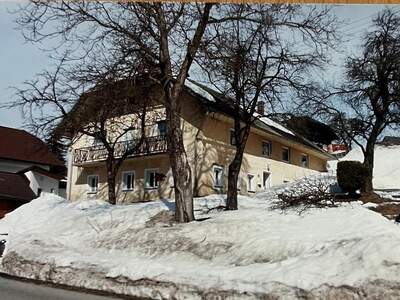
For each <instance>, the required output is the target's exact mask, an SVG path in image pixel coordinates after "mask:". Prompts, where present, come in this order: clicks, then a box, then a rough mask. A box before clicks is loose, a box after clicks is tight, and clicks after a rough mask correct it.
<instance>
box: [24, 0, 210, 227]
mask: <svg viewBox="0 0 400 300" xmlns="http://www.w3.org/2000/svg"><path fill="white" fill-rule="evenodd" d="M212 6H213V4H211V3H207V4H185V3H159V2H152V3H143V2H141V3H135V2H111V3H105V2H103V1H79V2H77V1H39V0H31V1H30V3H29V4H28V5H26V6H24V7H23V8H22V9H21V10H20V17H19V19H18V23H19V24H20V25H21V27H22V28H23V32H24V33H25V36H26V38H27V39H28V40H30V41H36V42H37V41H42V40H46V39H52V38H54V39H55V40H56V41H59V42H60V45H62V47H69V49H79V51H78V52H77V53H75V57H80V58H79V59H81V60H84V59H85V57H86V55H87V54H88V53H93V51H95V50H94V49H96V47H98V46H99V45H106V46H107V47H109V46H110V47H111V46H113V45H119V46H120V45H123V46H124V47H123V49H124V51H125V52H127V53H130V54H131V55H134V56H135V57H137V58H138V60H139V61H140V62H141V63H142V64H143V66H144V67H143V68H142V71H143V72H149V74H151V75H152V76H150V77H149V78H150V80H153V81H154V82H157V83H159V84H160V85H161V86H162V87H163V98H164V99H163V100H164V102H165V107H166V121H167V130H168V132H167V135H168V152H169V159H170V164H171V169H172V174H173V177H174V187H175V189H174V191H175V203H176V215H175V217H176V220H177V221H179V222H189V221H192V220H194V214H193V188H192V174H191V169H190V165H189V162H188V158H187V155H186V152H185V149H184V144H183V137H182V128H181V119H180V110H181V106H182V103H181V100H180V94H181V91H182V88H183V85H184V83H185V80H186V78H187V76H188V72H189V70H190V68H191V65H192V62H193V59H194V57H195V55H196V52H197V50H198V47H199V44H200V41H201V38H202V36H203V33H204V30H205V28H206V26H207V23H208V19H209V16H210V11H211V8H212ZM182 45H185V46H184V47H182Z"/></svg>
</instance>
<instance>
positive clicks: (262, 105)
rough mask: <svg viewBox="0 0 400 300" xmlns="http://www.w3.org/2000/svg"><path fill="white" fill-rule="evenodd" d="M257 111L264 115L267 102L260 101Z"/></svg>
mask: <svg viewBox="0 0 400 300" xmlns="http://www.w3.org/2000/svg"><path fill="white" fill-rule="evenodd" d="M257 113H258V114H259V115H262V116H263V115H264V114H265V103H264V102H262V101H258V103H257Z"/></svg>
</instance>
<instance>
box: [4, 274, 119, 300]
mask: <svg viewBox="0 0 400 300" xmlns="http://www.w3.org/2000/svg"><path fill="white" fill-rule="evenodd" d="M0 299H1V300H116V299H122V298H114V297H107V296H100V295H93V294H86V293H82V292H76V291H70V290H65V289H60V288H55V287H50V286H47V285H38V284H34V283H30V282H26V281H20V280H14V279H10V278H4V277H1V276H0Z"/></svg>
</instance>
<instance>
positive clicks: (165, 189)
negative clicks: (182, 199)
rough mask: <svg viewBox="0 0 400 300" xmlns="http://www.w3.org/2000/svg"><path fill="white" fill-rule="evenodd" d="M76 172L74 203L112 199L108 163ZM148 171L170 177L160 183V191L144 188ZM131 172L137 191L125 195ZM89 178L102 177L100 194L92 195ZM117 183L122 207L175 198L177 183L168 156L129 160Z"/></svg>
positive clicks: (72, 195) (117, 191)
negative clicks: (126, 178)
mask: <svg viewBox="0 0 400 300" xmlns="http://www.w3.org/2000/svg"><path fill="white" fill-rule="evenodd" d="M73 169H74V171H73V172H72V177H71V182H72V186H71V196H70V200H72V201H75V200H80V199H107V198H108V187H107V172H106V168H105V166H104V163H97V164H93V165H91V166H85V167H76V166H75V167H73ZM146 169H158V172H159V173H160V174H164V175H166V178H165V179H164V180H163V181H162V182H160V184H159V187H158V188H156V189H146V188H144V176H145V170H146ZM127 171H131V172H134V187H133V190H132V191H123V186H122V174H123V172H127ZM89 175H97V176H99V189H98V192H96V193H90V192H88V184H87V178H88V176H89ZM116 181H117V186H116V193H117V199H118V202H119V203H130V202H141V201H149V200H155V199H160V198H166V199H167V198H171V197H173V188H172V187H173V180H172V174H171V171H170V167H169V160H168V157H167V155H166V154H159V155H154V156H145V157H136V158H129V159H127V160H126V161H125V162H124V164H123V165H122V167H121V168H120V170H119V172H118V174H117V176H116Z"/></svg>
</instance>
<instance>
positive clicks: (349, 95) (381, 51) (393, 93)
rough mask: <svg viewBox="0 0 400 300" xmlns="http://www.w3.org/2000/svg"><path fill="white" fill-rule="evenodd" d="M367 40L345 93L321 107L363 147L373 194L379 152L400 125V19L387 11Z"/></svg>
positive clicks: (324, 99)
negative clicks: (387, 133) (385, 135)
mask: <svg viewBox="0 0 400 300" xmlns="http://www.w3.org/2000/svg"><path fill="white" fill-rule="evenodd" d="M373 24H374V26H373V28H372V30H371V31H369V32H367V33H366V34H365V36H364V41H363V44H362V53H361V54H360V55H358V56H354V57H349V58H348V59H347V61H346V78H345V82H344V83H343V85H342V86H341V87H340V88H336V89H334V91H333V92H332V91H330V92H325V93H323V94H324V96H321V98H320V99H319V100H318V101H317V102H316V104H317V105H316V108H317V110H318V111H319V112H320V113H321V114H325V115H326V116H328V117H329V116H330V117H331V119H332V120H333V121H334V122H335V124H336V125H337V126H338V128H340V130H341V131H342V133H343V135H344V136H345V137H346V138H347V139H349V140H351V141H352V142H353V143H355V144H356V145H358V146H359V147H360V148H361V149H362V152H363V154H364V161H363V164H364V165H365V166H366V167H367V168H368V179H367V181H366V184H365V186H364V187H363V189H362V190H363V191H364V192H370V191H372V190H373V184H372V179H373V168H374V149H375V145H376V142H377V140H378V138H379V136H380V135H381V134H382V132H384V130H385V129H387V128H392V129H397V128H399V124H400V100H399V99H400V16H399V15H398V14H397V13H395V12H394V11H393V10H390V9H386V10H384V11H383V12H382V13H380V14H379V15H378V16H377V17H376V18H375V19H374V20H373Z"/></svg>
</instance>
